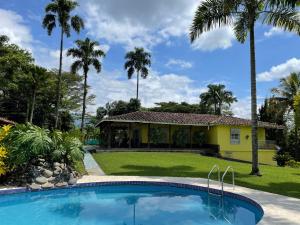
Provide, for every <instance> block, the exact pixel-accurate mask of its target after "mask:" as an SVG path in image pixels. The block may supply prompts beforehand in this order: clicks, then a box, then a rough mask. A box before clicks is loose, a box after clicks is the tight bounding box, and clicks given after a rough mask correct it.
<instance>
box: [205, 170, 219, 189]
mask: <svg viewBox="0 0 300 225" xmlns="http://www.w3.org/2000/svg"><path fill="white" fill-rule="evenodd" d="M216 169H217V171H218V181H219V183H220V167H219V166H218V165H214V166H213V167H212V168H211V170H210V171H209V173H208V176H207V191H208V193H209V184H210V182H209V181H210V175H211V174H212V172H214V171H215V170H216Z"/></svg>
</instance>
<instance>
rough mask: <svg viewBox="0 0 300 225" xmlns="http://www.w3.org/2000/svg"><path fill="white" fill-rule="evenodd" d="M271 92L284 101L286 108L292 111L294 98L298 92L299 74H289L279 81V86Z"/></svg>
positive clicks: (299, 86) (299, 89)
mask: <svg viewBox="0 0 300 225" xmlns="http://www.w3.org/2000/svg"><path fill="white" fill-rule="evenodd" d="M272 92H273V93H274V94H276V95H278V96H279V97H281V98H283V99H284V100H285V104H286V107H289V109H290V110H294V98H295V96H296V95H297V94H299V92H300V73H291V74H290V75H289V76H287V77H285V78H281V79H280V85H279V87H277V88H273V89H272Z"/></svg>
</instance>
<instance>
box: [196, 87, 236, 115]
mask: <svg viewBox="0 0 300 225" xmlns="http://www.w3.org/2000/svg"><path fill="white" fill-rule="evenodd" d="M207 88H208V90H207V91H206V92H204V93H202V94H201V95H200V99H201V102H200V104H204V105H206V106H208V107H209V108H210V107H212V106H213V111H214V114H215V115H221V114H222V109H224V108H226V106H228V107H230V105H231V104H232V103H233V102H236V101H237V99H236V98H235V97H234V96H233V93H232V92H231V91H227V90H226V89H225V85H223V84H209V85H208V86H207Z"/></svg>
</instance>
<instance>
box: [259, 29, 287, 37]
mask: <svg viewBox="0 0 300 225" xmlns="http://www.w3.org/2000/svg"><path fill="white" fill-rule="evenodd" d="M284 33H285V32H284V31H283V30H282V29H280V28H278V27H272V28H270V29H269V30H268V31H266V32H264V36H265V37H271V36H275V35H281V34H284Z"/></svg>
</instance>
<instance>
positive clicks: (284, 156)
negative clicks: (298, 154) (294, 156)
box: [273, 153, 291, 166]
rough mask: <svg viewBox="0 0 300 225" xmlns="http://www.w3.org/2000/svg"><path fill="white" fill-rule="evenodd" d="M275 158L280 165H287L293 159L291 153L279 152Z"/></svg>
mask: <svg viewBox="0 0 300 225" xmlns="http://www.w3.org/2000/svg"><path fill="white" fill-rule="evenodd" d="M273 160H274V161H276V162H277V165H278V166H285V165H286V164H287V162H288V161H290V160H291V156H290V154H289V153H277V154H276V155H275V156H274V158H273Z"/></svg>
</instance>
